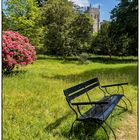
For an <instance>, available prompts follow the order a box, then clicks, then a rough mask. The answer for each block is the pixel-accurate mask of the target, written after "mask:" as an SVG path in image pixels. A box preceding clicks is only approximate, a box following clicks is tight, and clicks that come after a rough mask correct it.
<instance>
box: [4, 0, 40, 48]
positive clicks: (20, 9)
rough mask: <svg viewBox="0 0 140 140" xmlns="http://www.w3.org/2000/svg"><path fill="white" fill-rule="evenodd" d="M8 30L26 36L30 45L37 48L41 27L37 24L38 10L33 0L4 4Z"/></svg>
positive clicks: (10, 0)
mask: <svg viewBox="0 0 140 140" xmlns="http://www.w3.org/2000/svg"><path fill="white" fill-rule="evenodd" d="M5 4H6V6H7V8H6V10H5V13H6V17H7V19H8V21H9V24H8V29H10V30H13V31H18V32H19V33H20V34H22V35H25V36H27V37H28V38H29V39H30V41H31V43H32V44H33V45H34V46H36V47H38V46H39V45H40V43H41V42H40V41H41V37H42V27H41V26H40V24H39V18H40V16H41V12H40V9H39V8H38V6H37V2H36V1H35V0H8V1H7V2H6V3H5Z"/></svg>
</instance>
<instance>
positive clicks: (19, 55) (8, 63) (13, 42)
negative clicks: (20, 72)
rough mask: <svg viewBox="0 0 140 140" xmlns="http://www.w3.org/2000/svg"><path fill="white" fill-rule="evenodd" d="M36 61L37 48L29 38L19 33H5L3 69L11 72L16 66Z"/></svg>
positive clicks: (3, 37)
mask: <svg viewBox="0 0 140 140" xmlns="http://www.w3.org/2000/svg"><path fill="white" fill-rule="evenodd" d="M35 59H36V51H35V48H34V47H33V46H32V45H31V44H30V43H29V40H28V38H27V37H24V36H22V35H20V34H19V33H18V32H13V31H4V32H3V34H2V69H3V71H4V72H5V71H11V70H12V69H13V68H14V67H15V66H18V65H28V64H30V63H33V62H34V61H35Z"/></svg>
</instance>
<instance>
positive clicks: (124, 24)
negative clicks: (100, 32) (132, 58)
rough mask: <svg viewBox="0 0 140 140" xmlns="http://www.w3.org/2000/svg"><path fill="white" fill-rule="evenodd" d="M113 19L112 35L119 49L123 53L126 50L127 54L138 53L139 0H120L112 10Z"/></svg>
mask: <svg viewBox="0 0 140 140" xmlns="http://www.w3.org/2000/svg"><path fill="white" fill-rule="evenodd" d="M111 19H112V22H111V28H110V36H112V37H113V40H114V43H115V44H116V46H117V48H118V51H120V53H121V54H122V55H123V54H124V52H125V53H126V54H127V55H128V54H129V55H137V51H138V0H120V3H119V4H118V6H116V7H115V8H114V9H113V10H112V12H111ZM124 47H125V50H126V51H124ZM121 50H123V51H124V52H121Z"/></svg>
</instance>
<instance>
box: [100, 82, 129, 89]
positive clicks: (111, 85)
mask: <svg viewBox="0 0 140 140" xmlns="http://www.w3.org/2000/svg"><path fill="white" fill-rule="evenodd" d="M121 85H128V83H119V84H112V85H104V86H101V88H106V87H113V86H121Z"/></svg>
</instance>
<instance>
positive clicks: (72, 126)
mask: <svg viewBox="0 0 140 140" xmlns="http://www.w3.org/2000/svg"><path fill="white" fill-rule="evenodd" d="M75 122H76V120H75V121H74V122H73V123H72V125H71V129H70V132H69V137H70V136H71V134H72V130H73V126H74V123H75Z"/></svg>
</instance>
